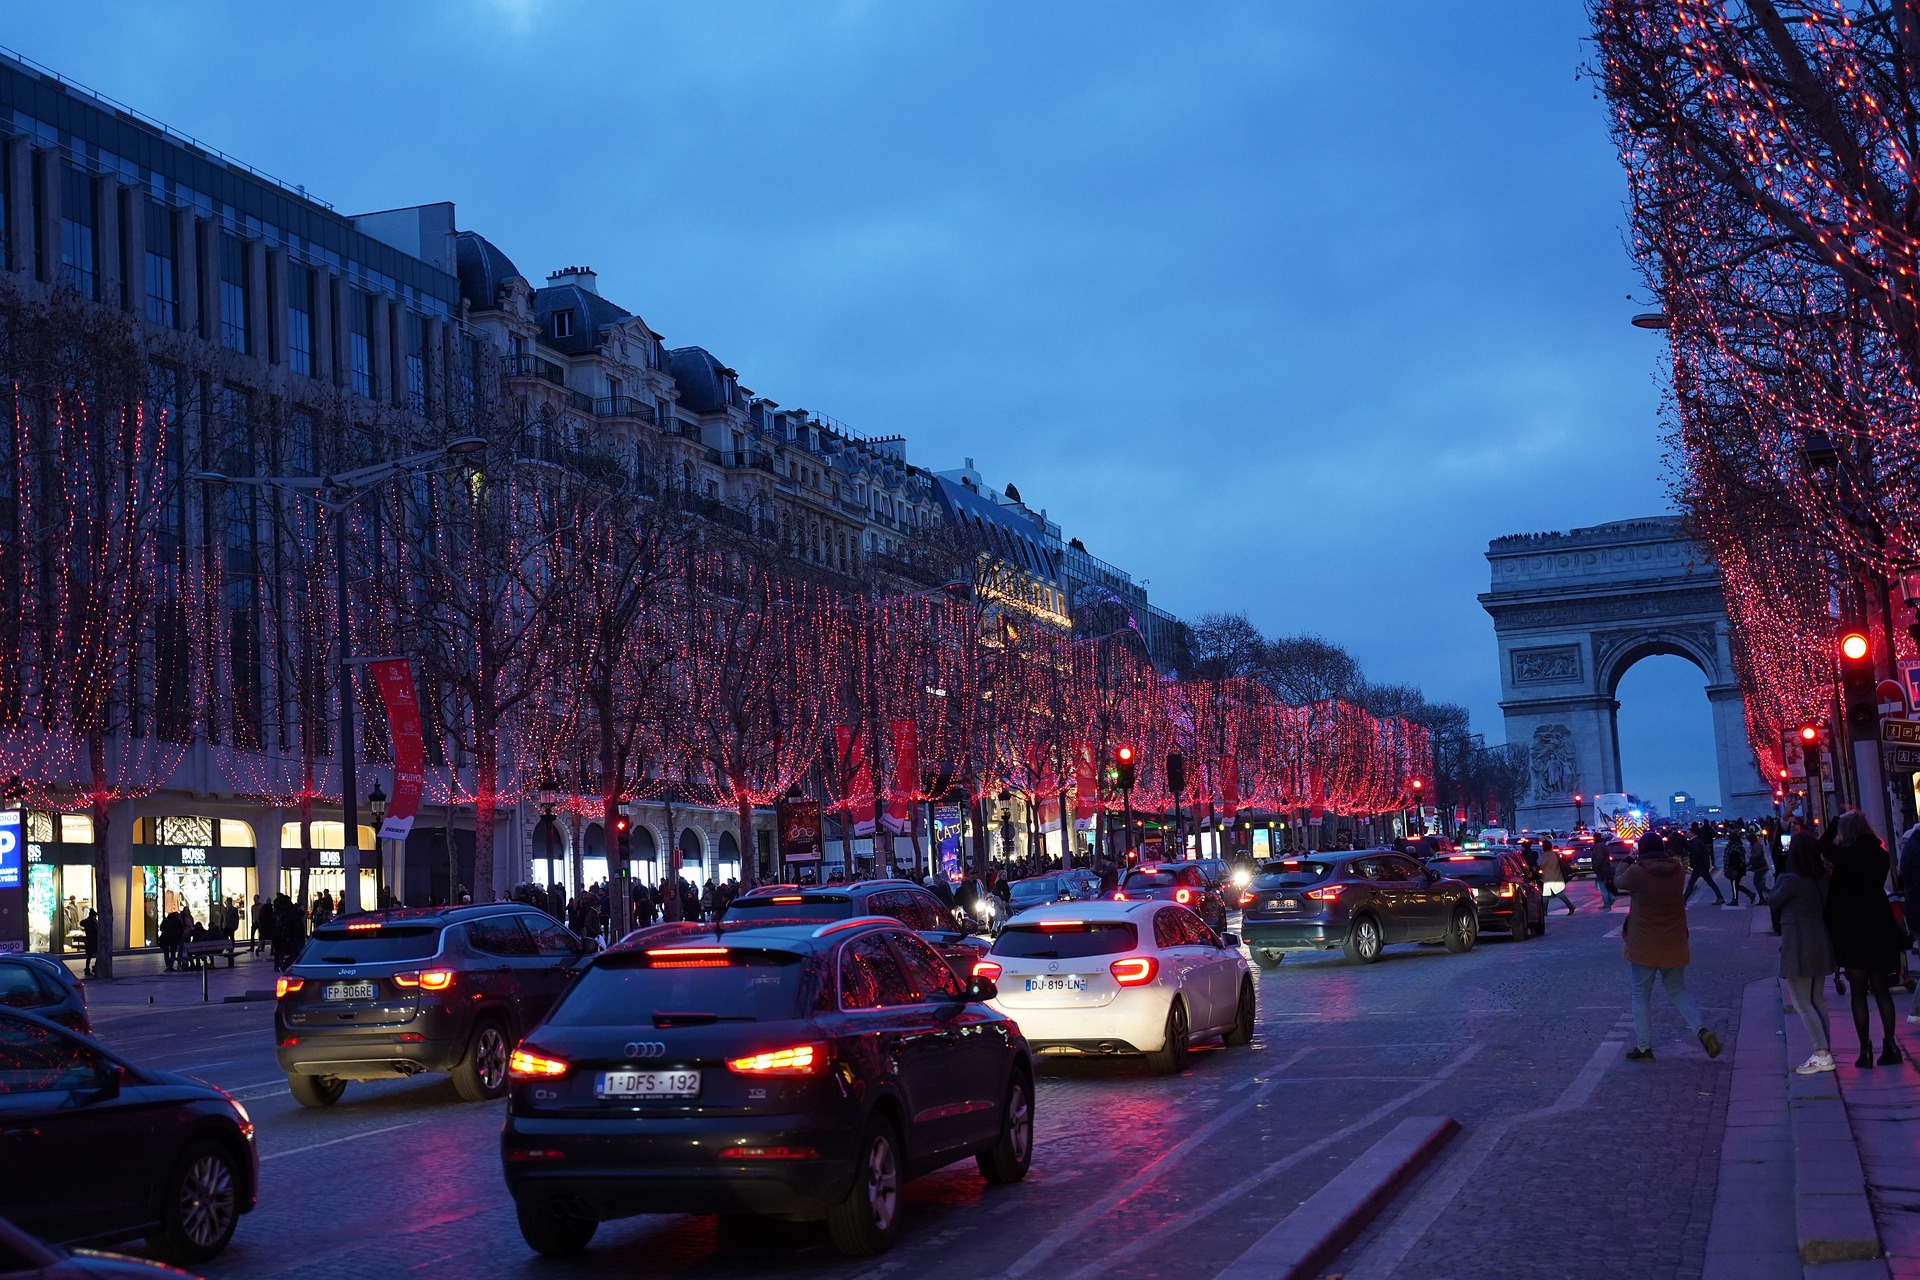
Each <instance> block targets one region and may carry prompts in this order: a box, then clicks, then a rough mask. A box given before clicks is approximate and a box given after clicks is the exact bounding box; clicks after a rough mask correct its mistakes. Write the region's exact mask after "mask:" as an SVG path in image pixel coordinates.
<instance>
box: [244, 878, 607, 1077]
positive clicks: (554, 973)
mask: <svg viewBox="0 0 1920 1280" xmlns="http://www.w3.org/2000/svg"><path fill="white" fill-rule="evenodd" d="M589 951H590V948H589V947H588V945H587V944H586V943H584V942H582V941H581V940H580V939H579V938H577V937H575V936H574V935H573V934H572V933H571V932H569V931H568V930H567V929H566V927H565V926H563V925H561V924H560V923H559V922H557V921H556V920H554V919H553V917H552V916H549V915H547V914H546V913H545V912H542V911H536V910H534V909H533V908H532V907H527V906H522V905H520V904H519V903H514V902H496V903H490V904H488V905H486V906H469V907H447V908H441V909H427V910H397V911H372V912H368V913H366V914H365V915H356V916H347V917H345V918H342V919H335V920H333V921H331V922H329V923H327V924H324V925H322V926H320V927H319V928H318V929H315V930H314V931H313V937H312V938H311V939H309V940H308V942H307V946H306V950H304V951H302V952H301V953H300V958H299V959H298V960H296V961H295V962H294V964H293V967H292V968H290V969H288V970H287V973H286V976H285V977H283V978H281V979H280V980H279V982H278V984H277V988H276V995H277V997H278V998H277V999H276V1000H275V1002H274V1009H273V1030H274V1036H275V1039H276V1041H277V1043H278V1045H279V1058H280V1069H281V1070H282V1071H285V1072H286V1073H287V1085H288V1087H289V1088H290V1089H291V1090H292V1091H293V1096H294V1099H295V1100H296V1101H298V1102H299V1103H300V1104H301V1105H302V1106H308V1107H324V1106H327V1105H329V1104H331V1103H334V1102H337V1101H338V1100H339V1098H340V1094H341V1093H342V1091H344V1090H345V1089H346V1087H347V1081H349V1080H386V1079H392V1078H394V1077H397V1076H412V1075H418V1074H420V1073H421V1072H423V1071H445V1072H449V1073H451V1074H452V1076H453V1087H454V1088H455V1089H456V1090H457V1091H458V1092H459V1094H460V1096H461V1097H463V1098H465V1099H467V1100H468V1101H470V1102H478V1101H481V1100H483V1099H486V1098H497V1097H499V1096H500V1095H501V1094H502V1093H504V1092H506V1087H507V1056H508V1054H509V1053H510V1052H511V1051H512V1049H513V1046H514V1045H515V1044H516V1043H518V1042H519V1039H520V1037H521V1036H523V1035H525V1034H526V1032H527V1028H528V1027H531V1026H532V1025H533V1024H534V1023H536V1022H538V1021H539V1020H540V1019H541V1017H542V1016H543V1015H544V1014H545V1013H546V1012H547V1010H548V1009H550V1008H552V1007H553V1002H554V1001H555V1000H557V999H559V998H560V993H561V992H562V991H564V990H566V987H567V983H569V982H571V981H572V980H573V976H574V974H575V973H576V972H578V970H579V968H580V964H581V961H582V960H583V959H584V958H585V957H586V956H587V955H588V954H589Z"/></svg>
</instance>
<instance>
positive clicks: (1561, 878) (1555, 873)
mask: <svg viewBox="0 0 1920 1280" xmlns="http://www.w3.org/2000/svg"><path fill="white" fill-rule="evenodd" d="M1539 856H1540V918H1541V919H1542V920H1544V919H1546V912H1547V904H1548V903H1550V902H1552V901H1553V900H1554V899H1555V898H1558V899H1560V905H1561V906H1563V907H1565V908H1566V909H1567V914H1568V915H1572V914H1573V899H1571V898H1569V897H1568V896H1567V872H1566V869H1565V867H1564V866H1562V865H1561V862H1560V854H1559V853H1558V852H1557V851H1556V850H1555V849H1554V847H1553V846H1552V845H1551V844H1548V845H1546V846H1545V847H1543V848H1542V849H1541V851H1540V855H1539ZM1542 927H1544V926H1542Z"/></svg>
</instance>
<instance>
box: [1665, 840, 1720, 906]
mask: <svg viewBox="0 0 1920 1280" xmlns="http://www.w3.org/2000/svg"><path fill="white" fill-rule="evenodd" d="M1675 838H1676V839H1677V840H1684V841H1685V843H1686V850H1687V863H1688V865H1689V866H1690V867H1691V868H1692V870H1693V874H1692V875H1690V876H1688V877H1687V891H1686V892H1685V893H1684V894H1682V895H1681V898H1682V900H1684V899H1687V898H1691V897H1692V896H1693V886H1695V885H1696V884H1699V883H1700V882H1701V881H1702V880H1705V881H1706V882H1707V888H1709V889H1711V890H1713V900H1714V902H1716V903H1717V904H1719V905H1720V906H1723V907H1724V906H1726V905H1727V899H1726V897H1725V896H1724V895H1723V894H1722V893H1721V892H1720V886H1719V885H1718V884H1716V883H1714V879H1713V837H1712V836H1711V835H1709V834H1708V833H1707V831H1706V830H1705V829H1704V828H1700V827H1696V828H1695V829H1694V832H1693V835H1692V836H1691V837H1687V836H1676V837H1675Z"/></svg>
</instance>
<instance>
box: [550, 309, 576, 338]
mask: <svg viewBox="0 0 1920 1280" xmlns="http://www.w3.org/2000/svg"><path fill="white" fill-rule="evenodd" d="M553 336H554V337H556V338H571V337H572V336H573V308H572V307H567V308H565V309H564V310H561V311H556V312H554V313H553Z"/></svg>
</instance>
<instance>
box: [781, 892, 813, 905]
mask: <svg viewBox="0 0 1920 1280" xmlns="http://www.w3.org/2000/svg"><path fill="white" fill-rule="evenodd" d="M774 901H775V902H777V903H779V904H780V905H782V906H791V905H793V904H794V903H796V902H805V901H806V899H805V898H803V897H801V896H800V895H799V894H797V893H789V894H781V895H779V896H778V897H776V898H774Z"/></svg>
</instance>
